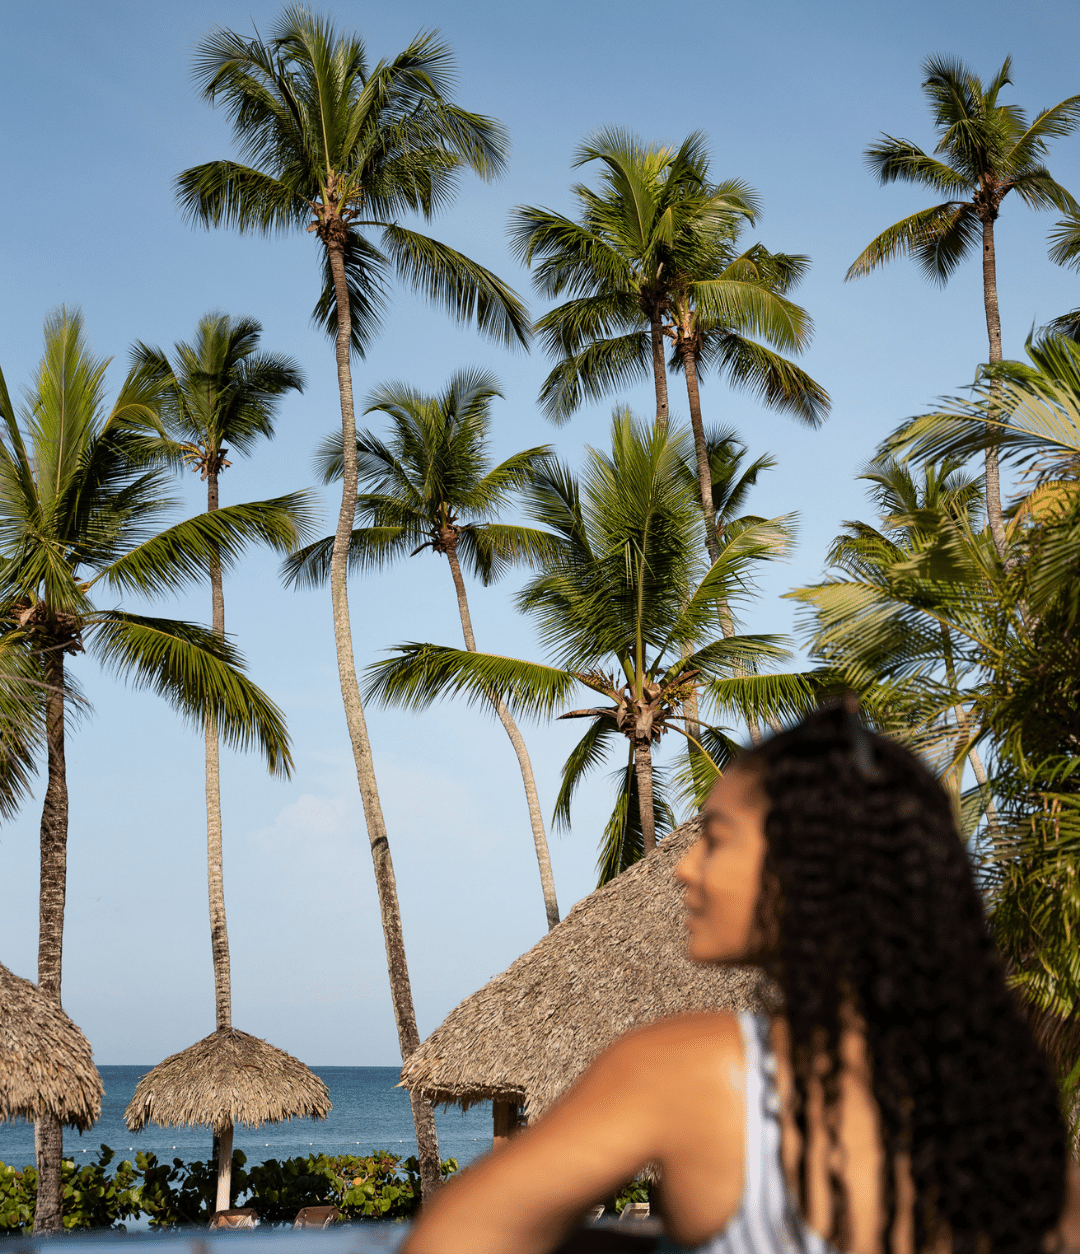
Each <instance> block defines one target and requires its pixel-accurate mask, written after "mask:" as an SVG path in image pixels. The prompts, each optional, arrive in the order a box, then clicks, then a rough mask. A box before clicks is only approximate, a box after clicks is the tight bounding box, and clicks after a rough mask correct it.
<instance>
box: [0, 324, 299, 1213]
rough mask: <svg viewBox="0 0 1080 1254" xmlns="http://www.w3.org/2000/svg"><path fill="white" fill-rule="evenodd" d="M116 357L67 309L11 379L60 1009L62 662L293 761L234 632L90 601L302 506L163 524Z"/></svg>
mask: <svg viewBox="0 0 1080 1254" xmlns="http://www.w3.org/2000/svg"><path fill="white" fill-rule="evenodd" d="M107 365H108V362H107V361H102V360H99V359H96V358H95V357H93V356H92V355H91V353H90V351H89V348H88V346H87V343H86V340H85V337H84V335H83V329H82V320H81V318H80V317H79V316H78V315H71V314H68V313H67V312H65V311H61V312H59V313H56V314H53V315H51V316H50V317H49V319H48V320H47V321H46V324H45V352H44V356H43V358H42V360H41V364H40V365H39V367H38V370H37V373H36V375H35V377H34V381H33V384H32V386H31V387H30V389H29V390H28V393H27V402H26V404H25V405H24V406H23V408H22V409H21V410H20V411H17V410H16V409H15V407H14V406H13V405H12V403H11V400H10V398H9V396H8V393H7V389H6V387H4V386H3V385H2V382H0V419H2V421H3V424H4V435H3V439H2V440H0V639H2V640H3V648H2V649H0V655H7V654H8V652H9V651H10V650H13V649H14V650H18V651H19V652H21V653H22V654H23V656H24V658H25V659H26V663H27V664H28V665H32V666H33V668H34V670H35V671H36V678H37V680H38V681H39V682H40V684H41V685H42V686H43V691H44V707H45V709H44V715H45V742H46V748H47V760H48V783H47V786H46V790H45V798H44V803H43V806H42V815H41V900H40V934H39V941H38V987H39V988H40V989H41V992H42V993H43V994H44V995H45V996H46V997H49V998H51V999H52V1000H54V1001H56V1002H57V1003H59V1001H60V986H61V968H62V957H63V931H64V901H65V894H66V886H67V870H66V868H67V834H68V791H67V772H66V765H65V717H66V709H67V706H68V704H69V695H68V694H69V690H70V689H69V680H68V676H67V667H66V661H65V659H66V657H67V656H68V655H69V654H70V655H75V654H79V653H82V652H84V651H86V650H89V651H90V652H91V653H92V654H93V655H94V656H95V657H96V658H97V659H98V661H100V662H101V663H102V664H103V665H104V666H105V667H106V668H108V669H111V670H114V671H116V672H117V673H118V674H120V675H123V676H124V677H126V678H127V679H128V680H129V681H130V682H131V683H132V684H133V685H134V686H135V687H137V688H144V687H148V688H152V689H153V690H154V691H156V692H158V693H159V694H160V695H161V696H163V697H165V698H166V700H168V701H169V702H170V703H171V704H172V705H173V706H174V708H176V709H177V710H179V711H180V712H181V713H183V714H184V715H185V716H186V717H187V718H190V719H191V720H192V721H193V722H195V723H197V724H198V725H200V726H202V725H203V724H204V723H205V721H206V720H207V718H211V717H212V718H213V719H214V720H215V722H216V724H217V726H218V727H219V728H220V731H221V734H222V735H223V736H224V738H225V740H226V742H227V743H228V744H231V745H233V746H235V747H237V748H247V747H256V748H258V749H259V750H260V751H261V752H262V754H263V756H264V758H265V759H266V762H267V765H268V767H269V769H270V770H271V772H272V773H274V774H288V773H289V772H290V771H291V766H292V759H291V755H290V751H289V742H288V736H287V733H286V730H285V721H284V718H283V717H282V715H281V712H280V711H279V710H278V709H277V707H276V706H275V705H274V704H273V703H272V702H271V701H270V700H269V699H268V698H267V697H266V696H265V695H264V694H263V693H262V692H261V691H260V690H259V689H258V688H257V687H255V685H254V684H252V682H251V681H250V680H249V679H248V678H247V677H246V675H245V674H244V673H243V669H242V664H241V660H240V656H239V654H238V653H237V651H236V650H235V648H234V647H233V646H232V645H231V644H230V643H229V642H228V641H227V640H224V639H222V638H221V637H220V636H218V635H216V634H215V633H214V632H212V631H208V630H206V629H205V628H203V627H199V626H196V625H195V624H193V623H185V622H178V621H176V620H173V619H166V618H156V617H153V618H152V617H148V616H145V615H141V614H134V613H131V612H129V611H126V610H123V609H120V608H110V607H102V606H100V605H99V604H97V603H95V601H94V599H92V597H93V590H94V588H95V586H96V585H99V584H100V585H101V586H102V587H107V588H109V589H111V590H112V591H113V592H115V593H118V594H123V593H135V594H139V595H144V596H153V595H159V594H162V593H167V592H168V593H171V592H174V591H176V590H177V589H179V588H181V587H183V586H184V585H185V584H187V583H188V582H190V581H191V580H192V579H200V578H204V577H205V575H206V572H207V570H208V568H209V565H210V562H211V561H212V560H213V558H214V557H215V556H216V557H217V558H218V560H220V561H221V562H222V563H223V564H225V565H228V564H229V563H230V562H232V561H233V560H234V559H235V558H236V557H237V555H238V554H239V553H240V552H241V551H242V549H243V547H244V545H245V544H246V543H247V542H249V541H252V540H256V541H261V542H263V543H268V544H271V545H273V546H274V547H275V548H279V549H281V548H284V549H288V548H290V547H292V546H293V545H294V544H295V542H296V537H297V533H298V530H299V525H300V524H302V522H303V520H304V510H303V501H302V499H300V498H297V497H284V498H281V499H279V500H276V501H269V502H260V503H258V504H255V505H242V506H233V507H232V508H230V509H224V510H220V511H218V512H217V513H215V514H201V515H198V516H196V517H194V518H189V519H187V520H186V521H184V522H181V523H178V524H176V525H174V526H171V527H167V528H166V529H165V530H158V529H157V526H156V524H157V520H158V519H159V518H160V517H161V515H162V513H163V512H164V511H166V510H167V509H168V508H169V507H170V506H171V502H170V501H169V500H168V498H167V497H166V495H165V480H164V476H163V472H162V471H161V470H160V469H158V468H155V467H153V466H152V465H148V464H147V458H148V457H149V456H150V455H151V452H149V451H148V450H152V448H153V445H154V443H155V439H156V436H157V434H158V430H159V429H158V428H157V425H156V423H157V418H156V414H157V409H158V407H159V405H160V382H159V380H157V379H155V378H153V376H152V375H151V373H150V372H148V371H145V370H133V371H131V372H130V373H129V374H128V376H127V378H126V379H125V380H124V382H123V384H122V385H121V388H120V392H119V394H118V396H117V398H116V401H115V402H114V403H113V405H112V406H111V407H108V406H107V405H106V401H105V390H104V374H105V369H106V366H107ZM37 1140H38V1144H39V1167H38V1170H39V1192H38V1198H39V1201H38V1207H37V1211H36V1213H35V1216H34V1225H35V1230H36V1231H53V1230H55V1229H57V1228H59V1226H60V1215H61V1211H60V1205H61V1185H60V1159H61V1154H62V1150H63V1142H62V1134H61V1127H60V1124H59V1123H58V1122H57V1121H56V1120H53V1119H50V1118H47V1117H42V1118H41V1119H40V1120H39V1121H38V1136H37Z"/></svg>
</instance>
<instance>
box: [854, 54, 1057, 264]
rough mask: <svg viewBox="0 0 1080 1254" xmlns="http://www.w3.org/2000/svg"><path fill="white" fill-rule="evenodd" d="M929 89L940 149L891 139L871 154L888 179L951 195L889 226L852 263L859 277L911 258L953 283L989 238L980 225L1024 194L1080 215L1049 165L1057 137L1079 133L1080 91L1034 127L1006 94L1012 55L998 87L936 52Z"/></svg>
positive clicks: (928, 65) (1034, 203)
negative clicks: (1012, 196) (974, 251)
mask: <svg viewBox="0 0 1080 1254" xmlns="http://www.w3.org/2000/svg"><path fill="white" fill-rule="evenodd" d="M923 68H924V72H925V74H926V78H925V80H924V82H923V91H924V93H925V95H926V99H927V102H928V104H929V105H930V110H931V112H932V114H933V118H934V126H935V128H936V129H937V131H938V134H939V136H940V138H939V140H938V143H937V146H936V147H935V149H934V153H933V155H931V154H928V153H925V152H924V151H923V150H922V149H921V148H920V147H919V146H918V145H917V144H915V143H913V142H912V141H911V140H909V139H896V138H894V137H893V136H891V135H886V136H885V137H884V138H883V139H882V141H881V142H880V143H877V144H872V145H871V146H870V147H869V148H868V149H867V150H866V160H867V164H868V165H869V167H870V169H871V171H872V172H873V173H874V174H876V175H877V177H878V179H879V180H880V181H881V182H882V183H892V182H895V181H903V182H908V183H919V184H921V185H922V186H923V187H928V188H930V189H932V190H933V191H936V192H941V193H944V194H945V195H946V196H947V197H948V199H947V200H945V201H943V202H941V203H940V204H937V205H933V206H932V207H931V208H929V209H922V210H920V211H919V212H918V213H914V214H911V215H910V216H909V217H907V218H903V219H902V220H901V221H899V222H897V223H895V224H894V225H893V226H890V227H889V228H888V229H887V230H885V231H882V233H881V234H880V235H879V236H877V238H876V239H874V240H872V241H871V242H870V243H869V244H868V245H867V246H866V248H865V249H864V250H863V251H862V252H861V253H860V254H859V256H858V257H857V258H856V259H855V261H854V262H853V263H852V265H851V268H850V269H849V270H848V278H849V279H851V278H858V277H859V276H860V275H863V274H868V273H869V272H870V271H871V270H874V269H876V268H877V267H878V266H880V265H883V264H884V263H885V262H886V261H890V260H892V258H893V257H897V256H907V255H911V256H914V257H915V258H916V260H917V261H918V262H919V264H920V265H921V266H922V268H923V271H924V273H925V274H926V276H927V278H930V279H933V280H934V281H936V282H939V283H944V282H945V281H946V280H947V279H948V278H949V276H950V275H951V274H952V272H953V270H955V269H956V267H957V266H958V265H959V264H960V262H961V261H962V260H963V259H964V257H966V256H967V255H968V254H969V253H970V252H971V251H972V249H973V248H974V247H975V246H976V245H977V243H978V242H979V238H980V224H981V223H984V222H992V221H994V219H996V218H997V216H998V213H999V212H1000V209H1001V203H1002V201H1003V200H1004V199H1005V197H1006V196H1007V195H1008V194H1009V193H1010V192H1014V191H1015V192H1016V194H1017V195H1018V196H1019V197H1020V199H1021V200H1023V202H1024V203H1025V204H1026V205H1028V207H1029V208H1032V209H1051V208H1053V209H1060V210H1062V211H1073V212H1077V211H1080V205H1077V203H1076V201H1075V200H1074V199H1073V197H1072V195H1071V194H1070V193H1069V192H1067V191H1066V190H1065V188H1064V187H1062V186H1061V185H1060V184H1059V183H1057V182H1055V181H1054V179H1053V178H1052V177H1051V175H1050V172H1049V170H1048V169H1047V168H1046V166H1045V164H1044V162H1045V159H1046V157H1047V156H1048V154H1049V148H1048V142H1047V141H1048V140H1051V139H1058V138H1061V137H1062V136H1065V135H1068V134H1070V133H1071V132H1072V131H1073V130H1074V129H1075V127H1076V125H1077V123H1078V122H1080V96H1070V97H1068V99H1066V100H1062V101H1061V102H1060V103H1059V104H1056V105H1054V106H1053V107H1052V108H1049V109H1044V110H1043V111H1042V112H1041V113H1039V114H1037V115H1036V117H1035V118H1034V119H1033V120H1032V121H1031V122H1030V123H1029V122H1028V121H1027V116H1026V114H1025V113H1024V111H1023V110H1022V109H1020V108H1018V107H1017V106H1016V105H1009V104H1001V103H999V101H998V96H999V94H1000V93H1001V91H1002V89H1003V88H1004V87H1007V86H1009V85H1010V84H1011V83H1012V79H1011V78H1010V72H1011V69H1012V58H1011V57H1006V58H1005V62H1004V64H1003V65H1002V67H1001V69H1000V70H998V72H997V74H995V75H994V77H993V78H992V79H991V80H990V82H989V83H987V84H985V85H984V84H983V82H982V81H981V80H980V79H979V77H978V76H977V75H976V74H975V73H974V72H973V71H972V70H971V69H969V68H968V67H967V66H966V65H964V64H963V62H961V61H958V60H956V59H954V58H952V57H929V58H928V59H927V60H926V62H925V63H924V67H923Z"/></svg>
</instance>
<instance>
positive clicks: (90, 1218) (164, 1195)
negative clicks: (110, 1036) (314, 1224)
mask: <svg viewBox="0 0 1080 1254" xmlns="http://www.w3.org/2000/svg"><path fill="white" fill-rule="evenodd" d="M114 1157H115V1155H114V1153H113V1151H112V1150H111V1149H109V1147H108V1146H107V1145H103V1146H102V1147H101V1150H100V1152H99V1154H98V1156H97V1160H96V1161H95V1162H92V1163H86V1164H84V1165H83V1166H81V1167H80V1168H78V1169H76V1167H75V1163H74V1161H72V1160H71V1159H64V1163H63V1183H64V1210H63V1216H64V1227H65V1228H120V1229H122V1228H123V1227H124V1220H127V1219H134V1218H136V1217H137V1216H139V1215H146V1216H148V1217H149V1220H150V1226H151V1227H153V1228H173V1227H177V1226H182V1225H187V1224H194V1225H203V1224H206V1223H207V1222H208V1221H209V1218H210V1216H211V1214H212V1213H213V1210H214V1202H215V1200H216V1197H217V1164H216V1163H214V1162H199V1161H195V1162H190V1163H186V1162H184V1161H183V1159H180V1158H174V1159H173V1160H172V1164H171V1165H167V1164H165V1163H159V1162H158V1160H157V1156H156V1155H155V1154H144V1153H142V1152H141V1151H140V1152H139V1153H138V1154H136V1155H135V1162H134V1163H131V1162H130V1161H128V1160H127V1159H125V1160H124V1161H123V1162H121V1163H120V1164H119V1165H118V1166H117V1168H116V1171H115V1174H114V1175H112V1176H109V1175H107V1174H106V1170H105V1169H106V1167H107V1166H108V1165H109V1163H110V1162H112V1160H113V1158H114ZM455 1171H457V1162H456V1160H455V1159H453V1158H449V1159H447V1160H446V1161H445V1162H444V1163H443V1165H442V1173H443V1178H444V1179H445V1178H446V1177H447V1176H449V1175H452V1174H453V1173H454V1172H455ZM36 1201H37V1172H36V1171H35V1169H34V1168H33V1167H24V1168H23V1170H22V1171H17V1170H16V1169H15V1168H14V1167H8V1166H6V1165H5V1164H3V1163H0V1232H12V1231H18V1232H28V1231H29V1230H30V1228H31V1227H32V1225H33V1221H34V1205H35V1203H36ZM419 1202H420V1167H419V1164H418V1163H417V1161H416V1159H415V1158H406V1159H402V1158H400V1157H399V1156H398V1155H397V1154H391V1153H388V1152H387V1151H385V1150H376V1151H375V1153H373V1154H369V1155H367V1156H365V1157H360V1156H357V1155H353V1154H342V1155H339V1156H329V1155H326V1154H309V1155H308V1157H307V1158H286V1159H283V1160H281V1161H279V1160H278V1159H276V1158H271V1159H268V1160H267V1161H266V1162H265V1163H260V1164H259V1165H258V1166H256V1167H252V1168H251V1169H250V1170H248V1168H247V1157H246V1155H245V1154H244V1153H243V1152H242V1151H241V1150H234V1151H233V1171H232V1189H231V1205H233V1206H237V1205H241V1206H252V1207H254V1209H255V1211H256V1213H257V1214H258V1216H259V1220H260V1222H261V1223H264V1224H291V1223H292V1222H293V1220H294V1219H295V1218H296V1213H297V1211H299V1210H301V1209H302V1208H303V1207H305V1206H326V1205H332V1206H336V1207H337V1208H338V1209H339V1210H340V1211H341V1213H342V1216H343V1217H344V1218H345V1219H357V1220H363V1219H407V1218H408V1217H409V1216H410V1215H412V1214H413V1212H414V1211H415V1210H416V1208H417V1206H418V1205H419Z"/></svg>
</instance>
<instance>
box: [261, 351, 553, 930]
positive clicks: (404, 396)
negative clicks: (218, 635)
mask: <svg viewBox="0 0 1080 1254" xmlns="http://www.w3.org/2000/svg"><path fill="white" fill-rule="evenodd" d="M496 396H502V393H501V392H500V390H499V385H498V382H497V380H496V379H495V378H494V376H492V375H490V374H488V373H487V372H486V371H483V370H464V371H459V372H458V373H457V374H455V375H454V376H453V378H452V379H451V380H450V382H449V383H448V384H447V386H446V387H445V388H444V389H443V391H442V392H441V393H439V395H438V396H425V395H423V394H422V393H420V392H417V391H415V390H414V389H413V388H410V387H408V386H406V385H405V384H401V383H391V384H387V385H385V386H383V387H380V388H377V389H376V390H375V391H374V392H373V393H372V394H371V396H370V397H369V398H368V404H367V408H366V409H365V411H364V412H365V413H368V414H371V413H384V414H386V415H388V417H389V419H390V423H391V435H390V438H389V440H386V441H384V440H381V439H380V438H379V437H378V436H376V435H373V434H372V433H371V432H370V431H362V432H360V433H359V435H358V436H357V441H356V448H357V458H358V462H359V468H360V469H359V474H360V482H361V484H362V485H363V486H364V487H365V488H367V489H369V490H368V491H365V492H363V493H362V494H361V495H360V496H358V497H357V500H356V511H357V519H358V521H362V522H363V523H364V525H363V526H361V527H357V528H356V529H355V530H354V531H353V533H352V540H351V542H350V546H349V566H350V568H351V569H352V570H363V569H366V568H369V567H372V566H376V567H378V566H383V565H385V564H386V563H387V562H391V561H394V560H396V559H400V558H403V557H406V556H408V557H415V556H416V555H417V554H418V553H421V552H423V551H424V550H425V549H430V550H431V552H432V553H435V554H441V555H443V556H444V557H445V558H446V560H447V563H448V565H449V567H450V573H451V576H452V578H453V581H454V590H455V592H456V594H457V605H458V614H459V615H460V617H461V630H462V634H463V635H464V637H465V647H466V649H468V650H470V651H471V652H473V653H475V652H476V638H475V636H474V634H473V627H472V616H471V615H470V613H469V601H468V596H467V594H466V591H465V580H464V577H463V575H462V570H461V566H462V561H464V563H465V565H466V566H467V567H468V568H469V570H470V572H471V573H472V574H473V575H475V576H476V577H477V578H478V579H479V580H480V582H481V583H482V584H483V585H484V586H485V587H486V586H487V585H489V584H491V583H493V582H494V581H495V580H496V579H497V578H498V577H499V576H500V575H501V574H502V573H503V572H504V571H505V570H506V568H507V566H508V565H510V564H511V563H516V562H521V561H529V560H534V559H535V557H536V554H537V552H538V550H540V549H542V548H543V547H544V544H545V542H546V540H547V537H546V536H545V535H544V534H543V533H541V532H538V531H536V530H535V529H533V528H529V527H519V526H508V525H506V524H503V523H498V522H496V521H494V519H495V518H496V517H497V515H498V511H499V510H500V509H501V508H502V507H503V506H504V505H505V504H506V503H507V500H508V498H509V496H510V494H511V493H513V492H515V491H517V490H519V489H520V488H522V487H523V486H524V485H525V484H527V483H528V482H529V480H530V479H531V478H532V477H533V475H534V474H535V472H536V470H537V468H538V467H539V466H540V465H541V463H542V462H543V460H544V459H545V458H547V457H548V456H549V455H550V452H551V450H550V448H549V447H548V446H547V445H542V446H540V447H538V448H531V449H526V450H524V451H523V452H521V453H515V454H514V455H513V456H512V457H509V458H507V459H506V460H505V461H503V462H500V463H499V465H497V466H494V467H493V466H492V465H491V463H490V458H489V456H488V443H489V441H488V431H489V428H490V425H491V402H492V400H493V398H494V397H496ZM318 465H319V469H320V470H321V472H322V478H323V482H324V483H332V482H334V481H335V480H337V479H340V478H341V474H342V457H341V439H340V437H339V436H336V435H334V436H331V437H330V438H329V439H328V440H327V441H326V442H325V444H324V445H323V447H322V448H321V449H320V451H319V454H318ZM333 541H334V538H333V536H328V537H326V539H324V540H319V541H317V542H316V543H315V544H311V545H308V546H307V547H306V548H304V549H301V550H300V551H299V552H297V553H295V554H293V556H292V557H290V558H289V559H288V561H287V562H286V571H287V576H286V577H287V580H288V582H290V583H292V584H294V585H295V584H307V585H312V584H321V583H324V582H325V581H326V579H327V578H328V576H329V572H330V561H331V557H332V554H333ZM492 705H493V706H494V708H495V712H496V714H497V715H498V718H499V721H500V722H501V723H502V725H503V727H504V728H505V729H506V734H507V735H508V736H509V737H510V742H511V744H512V745H513V746H514V752H515V753H516V755H517V760H518V766H519V768H520V770H521V778H522V782H523V783H524V785H525V797H526V800H527V802H528V807H529V819H530V822H531V824H532V832H533V843H534V844H535V846H536V860H537V863H538V864H539V867H540V883H541V887H542V889H543V894H544V908H545V910H546V912H547V921H548V927H549V928H553V927H555V925H556V924H557V923H558V922H559V906H558V902H557V900H556V897H555V881H554V879H553V877H552V874H551V858H550V856H549V854H548V844H547V836H546V835H545V833H544V818H543V814H542V813H541V810H540V798H539V796H538V795H537V791H536V780H535V778H534V776H533V769H532V763H531V762H530V760H529V752H528V750H527V749H526V747H525V741H524V739H523V738H522V735H521V732H520V731H519V729H518V726H517V724H516V723H515V722H514V720H513V718H512V717H511V714H510V711H509V710H508V709H507V708H506V705H505V703H504V702H503V701H501V700H500V699H499V697H497V696H493V697H492Z"/></svg>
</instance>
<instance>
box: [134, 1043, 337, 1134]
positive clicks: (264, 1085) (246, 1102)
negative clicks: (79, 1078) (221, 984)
mask: <svg viewBox="0 0 1080 1254" xmlns="http://www.w3.org/2000/svg"><path fill="white" fill-rule="evenodd" d="M329 1112H330V1094H329V1091H328V1090H327V1087H326V1085H325V1084H323V1082H322V1080H320V1079H319V1077H318V1076H317V1075H315V1074H314V1072H312V1071H309V1070H308V1069H307V1067H305V1066H304V1064H303V1063H302V1062H300V1061H299V1060H298V1059H296V1058H294V1057H293V1056H292V1055H291V1054H287V1053H285V1051H284V1050H283V1049H277V1048H275V1046H273V1045H269V1044H267V1042H266V1041H263V1040H260V1039H259V1038H258V1037H257V1036H251V1035H249V1034H248V1033H247V1032H240V1031H238V1030H237V1029H236V1028H230V1029H227V1030H225V1031H222V1032H211V1034H210V1035H209V1036H206V1037H204V1038H203V1039H202V1040H201V1041H197V1042H196V1043H195V1044H194V1045H192V1046H190V1047H189V1048H188V1049H185V1050H181V1052H180V1053H178V1054H173V1055H171V1056H170V1057H169V1058H166V1059H165V1061H164V1062H161V1063H158V1065H157V1066H156V1067H155V1068H154V1069H153V1070H152V1071H148V1072H147V1073H146V1075H144V1076H143V1077H142V1079H140V1080H139V1083H138V1084H137V1085H136V1086H135V1096H134V1097H133V1098H132V1099H131V1102H130V1103H129V1104H128V1108H127V1110H125V1111H124V1122H125V1123H126V1124H127V1126H128V1127H129V1128H130V1129H131V1131H132V1132H138V1131H139V1130H140V1129H141V1128H144V1127H146V1125H147V1124H148V1123H156V1124H160V1125H161V1126H162V1127H176V1126H180V1127H194V1126H196V1125H200V1124H201V1125H205V1126H207V1127H210V1128H212V1129H213V1131H214V1132H215V1134H217V1135H219V1136H220V1135H221V1134H222V1133H225V1132H226V1131H227V1132H228V1133H229V1134H230V1140H231V1132H232V1128H233V1126H234V1125H235V1124H238V1123H240V1124H243V1125H244V1126H246V1127H249V1128H257V1127H258V1126H259V1125H260V1124H263V1123H277V1122H279V1121H281V1120H283V1119H293V1118H303V1117H305V1116H310V1117H311V1118H312V1119H325V1118H326V1116H327V1115H328V1114H329Z"/></svg>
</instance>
